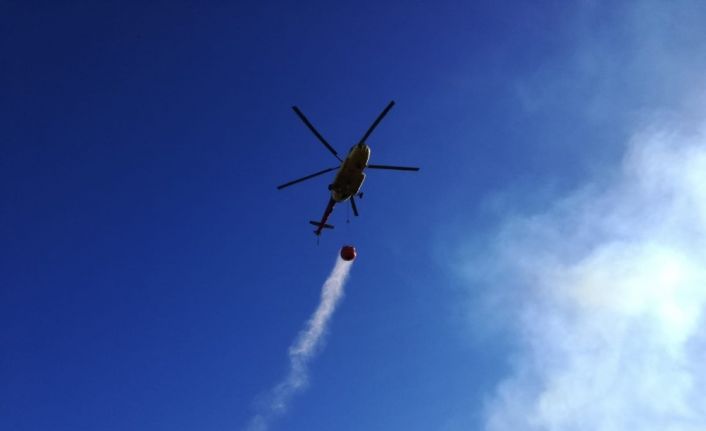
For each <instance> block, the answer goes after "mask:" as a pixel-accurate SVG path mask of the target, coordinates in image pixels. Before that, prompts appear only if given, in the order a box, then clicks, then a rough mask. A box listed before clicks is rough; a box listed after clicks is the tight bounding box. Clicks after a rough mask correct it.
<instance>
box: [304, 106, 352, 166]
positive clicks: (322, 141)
mask: <svg viewBox="0 0 706 431" xmlns="http://www.w3.org/2000/svg"><path fill="white" fill-rule="evenodd" d="M292 109H293V110H294V112H295V113H296V114H297V115H298V116H299V118H301V120H302V121H303V122H304V124H306V127H308V128H309V130H311V132H312V133H313V134H314V135H316V137H317V138H319V141H321V143H322V144H324V146H325V147H326V148H328V150H329V151H330V152H331V154H333V156H334V157H335V158H337V159H338V161H339V162H342V161H343V160H341V158H340V157H338V153H337V152H336V150H335V149H334V148H333V147H332V146H331V144H329V143H328V142H326V139H324V137H323V136H321V133H319V131H318V130H316V128H314V125H313V124H311V123H310V122H309V120H308V119H307V118H306V117H305V116H304V113H303V112H302V111H300V110H299V108H297V107H296V106H292Z"/></svg>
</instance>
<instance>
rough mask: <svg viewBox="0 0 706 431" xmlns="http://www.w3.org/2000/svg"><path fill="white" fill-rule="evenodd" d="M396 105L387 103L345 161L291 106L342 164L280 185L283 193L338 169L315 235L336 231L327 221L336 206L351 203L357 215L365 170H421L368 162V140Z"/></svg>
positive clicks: (314, 223) (295, 109)
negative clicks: (288, 188) (330, 230)
mask: <svg viewBox="0 0 706 431" xmlns="http://www.w3.org/2000/svg"><path fill="white" fill-rule="evenodd" d="M394 105H395V101H394V100H392V101H390V103H388V105H387V106H386V107H385V109H383V111H382V112H381V113H380V115H378V117H377V118H376V119H375V121H374V122H373V124H372V125H371V126H370V127H369V128H368V131H367V132H365V134H364V135H363V137H362V138H361V139H360V141H358V143H357V144H355V145H353V146H352V147H351V149H350V150H349V151H348V154H347V155H346V158H345V159H341V158H340V157H339V155H338V153H337V152H336V150H335V149H334V148H333V147H332V146H331V144H329V143H328V142H327V141H326V139H324V137H323V136H322V135H321V133H319V131H318V130H316V128H315V127H314V126H313V125H312V124H311V122H310V121H309V120H308V119H307V118H306V116H305V115H304V113H303V112H302V111H301V110H300V109H299V108H298V107H296V106H292V109H293V110H294V113H295V114H297V116H298V117H299V118H300V119H301V120H302V122H304V124H305V125H306V127H308V128H309V130H311V132H312V133H313V134H314V136H316V138H317V139H318V140H319V141H320V142H321V143H322V144H324V146H325V147H326V148H327V149H328V150H329V152H331V154H333V156H334V157H336V159H337V160H338V161H339V162H340V164H339V165H338V166H334V167H332V168H328V169H324V170H321V171H319V172H315V173H313V174H311V175H307V176H305V177H302V178H298V179H296V180H293V181H289V182H287V183H284V184H281V185H279V186H277V189H278V190H281V189H283V188H285V187H289V186H292V185H294V184H298V183H300V182H302V181H306V180H309V179H311V178H315V177H318V176H319V175H323V174H325V173H327V172H331V171H335V170H338V172H336V176H335V177H334V179H333V182H332V183H331V184H329V186H328V189H329V191H330V192H331V197H330V198H329V201H328V204H327V205H326V210H325V211H324V215H323V216H322V217H321V221H318V222H317V221H310V222H309V223H310V224H312V225H314V226H316V230H314V233H315V234H316V236H319V235H321V232H322V231H323V230H324V229H333V228H334V227H333V225H330V224H328V223H326V222H327V220H328V218H329V216H330V215H331V212H333V207H334V206H335V205H336V204H337V203H340V202H344V201H346V200H349V201H350V203H351V208H352V209H353V215H355V216H356V217H357V216H358V206H357V205H356V202H355V198H356V197H358V198H361V199H362V197H363V193H361V192H360V188H361V186H362V185H363V181H365V172H363V171H364V170H365V169H387V170H394V171H418V170H419V168H417V167H411V166H391V165H371V164H369V163H368V160H370V147H369V146H368V145H367V144H366V143H365V142H366V140H367V139H368V137H370V134H371V133H373V130H375V128H376V127H377V126H378V124H380V121H382V119H383V118H384V117H385V115H387V113H388V112H389V111H390V109H392V107H393V106H394Z"/></svg>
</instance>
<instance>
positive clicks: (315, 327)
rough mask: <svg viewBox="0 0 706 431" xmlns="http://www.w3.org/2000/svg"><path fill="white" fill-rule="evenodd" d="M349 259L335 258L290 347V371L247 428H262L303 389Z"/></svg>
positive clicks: (252, 430)
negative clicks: (314, 307) (316, 300)
mask: <svg viewBox="0 0 706 431" xmlns="http://www.w3.org/2000/svg"><path fill="white" fill-rule="evenodd" d="M351 265H352V262H346V261H344V260H342V259H338V260H337V261H336V265H335V266H334V268H333V271H331V274H330V275H329V277H328V279H326V282H325V283H324V285H323V287H322V289H321V299H320V301H319V306H318V307H316V311H314V314H312V315H311V317H310V318H309V321H308V322H307V323H306V325H305V326H304V328H303V329H302V330H301V331H300V332H299V335H298V336H297V338H296V340H295V341H294V343H293V344H292V345H291V346H290V347H289V372H288V373H287V376H286V377H285V378H284V380H282V381H281V382H280V383H279V384H277V385H276V386H275V387H274V388H273V389H272V391H271V393H270V397H269V399H268V402H267V404H266V405H265V406H263V408H262V410H261V411H260V412H259V413H258V414H256V415H255V416H254V417H253V418H252V419H251V421H250V423H249V425H248V428H247V430H248V431H265V430H267V429H268V428H269V426H270V423H271V421H272V420H273V419H275V418H276V417H278V416H280V415H282V414H283V413H284V412H285V411H286V410H287V406H288V405H289V402H290V400H291V399H292V396H294V395H295V394H296V393H297V392H298V391H301V390H302V389H304V388H305V387H306V385H307V383H308V377H309V361H310V360H311V359H312V357H313V356H314V355H315V354H316V352H317V350H318V349H319V348H320V347H321V344H322V342H323V339H324V336H325V335H326V329H327V328H328V324H329V321H330V320H331V316H333V313H334V311H336V306H337V305H338V303H339V302H340V300H341V298H342V297H343V287H344V285H345V283H346V279H347V278H348V274H349V272H350V269H351Z"/></svg>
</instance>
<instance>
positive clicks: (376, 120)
mask: <svg viewBox="0 0 706 431" xmlns="http://www.w3.org/2000/svg"><path fill="white" fill-rule="evenodd" d="M393 106H395V101H394V100H390V103H388V104H387V107H385V109H384V110H383V111H382V112H381V113H380V115H378V117H377V118H376V119H375V122H374V123H373V125H372V126H370V128H369V129H368V131H367V132H365V135H363V137H362V138H361V139H360V142H359V143H363V142H365V141H366V140H367V139H368V136H370V134H371V133H373V130H375V128H376V127H377V126H378V124H380V121H382V119H383V118H384V117H385V115H387V112H388V111H389V110H390V109H392V107H393Z"/></svg>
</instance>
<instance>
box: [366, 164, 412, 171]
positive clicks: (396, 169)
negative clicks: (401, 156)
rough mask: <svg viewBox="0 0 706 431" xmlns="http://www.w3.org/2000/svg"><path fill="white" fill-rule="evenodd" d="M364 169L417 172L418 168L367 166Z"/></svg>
mask: <svg viewBox="0 0 706 431" xmlns="http://www.w3.org/2000/svg"><path fill="white" fill-rule="evenodd" d="M366 168H370V169H390V170H392V171H418V170H419V168H415V167H411V166H390V165H368V166H366Z"/></svg>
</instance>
